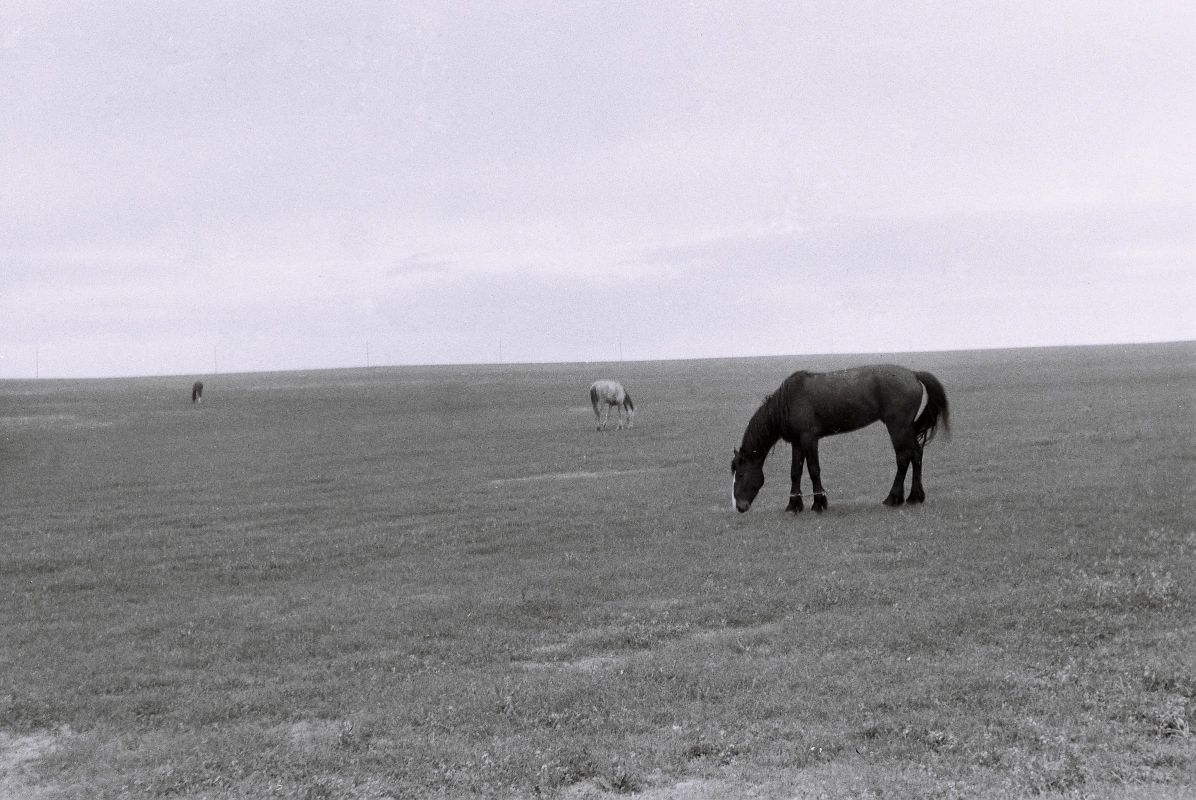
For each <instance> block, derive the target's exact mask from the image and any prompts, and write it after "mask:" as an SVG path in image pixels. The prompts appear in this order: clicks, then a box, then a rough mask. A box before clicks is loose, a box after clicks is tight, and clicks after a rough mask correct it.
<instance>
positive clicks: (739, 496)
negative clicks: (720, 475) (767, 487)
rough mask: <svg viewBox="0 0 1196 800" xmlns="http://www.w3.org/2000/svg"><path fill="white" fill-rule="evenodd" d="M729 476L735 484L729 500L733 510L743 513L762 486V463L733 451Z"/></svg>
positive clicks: (749, 506) (750, 505)
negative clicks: (733, 506)
mask: <svg viewBox="0 0 1196 800" xmlns="http://www.w3.org/2000/svg"><path fill="white" fill-rule="evenodd" d="M731 474H732V475H734V476H735V483H734V484H733V485H732V487H731V499H732V502H733V503H734V505H735V510H736V511H738V512H739V513H741V514H742V513H743V512H745V511H747V510H748V509H749V508H751V507H752V501H753V500H755V499H756V495H757V494H759V493H760V487H761V486H763V485H764V461H763V460H760V461H756V460H754V459H752V458H751V457H750V456H748V454H746V453H742V452H740V451H739V450H736V451H735V455H734V457H733V458H732V459H731Z"/></svg>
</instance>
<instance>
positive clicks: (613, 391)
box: [590, 379, 635, 430]
mask: <svg viewBox="0 0 1196 800" xmlns="http://www.w3.org/2000/svg"><path fill="white" fill-rule="evenodd" d="M590 405H592V406H593V407H594V416H596V417H598V430H602V429H603V427H604V426H605V425H606V423H607V422H608V421H609V420H610V410H611V408H612V407H613V408H615V409H616V410H615V414H616V416H617V418H618V420H619V430H622V429H623V414H624V413H626V414H627V427H628V428H630V427H631V421H632V420H633V419H634V418H635V403H633V402H631V396H630V395H629V394H627V391H626V390H625V389H624V388H623V384H621V383H619V382H618V381H612V380H609V379H603V380H600V381H594V384H593V385H592V386H590ZM603 414H605V415H606V418H605V419H604V418H603Z"/></svg>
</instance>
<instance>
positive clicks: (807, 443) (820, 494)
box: [801, 436, 827, 511]
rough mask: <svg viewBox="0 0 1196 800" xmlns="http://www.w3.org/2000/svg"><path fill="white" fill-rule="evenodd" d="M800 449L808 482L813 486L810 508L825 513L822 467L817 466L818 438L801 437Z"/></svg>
mask: <svg viewBox="0 0 1196 800" xmlns="http://www.w3.org/2000/svg"><path fill="white" fill-rule="evenodd" d="M801 449H802V452H803V453H804V454H805V456H806V466H808V467H809V468H810V482H811V483H813V484H814V499H813V500H812V501H810V508H812V509H813V510H815V511H826V507H827V502H826V489H823V488H822V467H820V466H819V464H818V437H817V436H803V437H801Z"/></svg>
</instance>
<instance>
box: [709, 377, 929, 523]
mask: <svg viewBox="0 0 1196 800" xmlns="http://www.w3.org/2000/svg"><path fill="white" fill-rule="evenodd" d="M923 386H924V387H926V407H925V408H924V409H922V413H921V415H919V414H918V408H919V406H921V404H922V387H923ZM949 414H950V412H949V409H948V406H947V393H946V391H944V389H943V385H942V384H941V383H939V380H938V378H936V377H934V376H933V375H931V374H930V373H929V372H913V371H911V370H908V369H906V368H905V367H898V366H895V365H893V364H878V365H875V366H870V367H857V368H855V369H845V370H840V371H838V372H795V373H793V374H792V375H790V376H789V377H788V378H786V379H785V381H784V383H782V384H781V386H780V388H779V389H777V390H776V391H775V392H773V393H772V394H770V395H769V396H768V397H767V398H766V399H765V400H764V403H763V404H762V405H761V406H760V408H758V409H757V410H756V413H755V414H753V415H752V419H751V421H750V422H748V426H747V430H745V431H744V432H743V443H742V444H740V446H739V449H738V450H736V451H735V457H734V458H733V459H732V460H731V472H732V473H733V474H734V475H735V485H734V488H733V490H732V496H733V498H734V502H735V508H736V510H738V511H740V512H744V511H747V510H748V509H749V508H751V506H752V501H753V500H755V499H756V494H757V493H759V491H760V487H761V486H763V485H764V459H766V458H768V452H769V451H770V450H771V449H772V446H773V445H774V444H776V443H777V440H778V439H784V440H785V441H786V442H789V443H790V444H792V445H793V466H792V468H791V469H790V471H789V479H790V480H791V481H792V488H791V489H790V490H789V505H788V507H787V508H786V509H785V510H786V511H794V512H796V511H801V510H802V498H801V472H802V464H803V463H805V464H808V465H809V467H810V480H811V482H813V484H814V495H813V501H812V502H811V504H810V507H811V508H813V509H814V510H815V511H823V510H825V509H826V506H827V503H826V490H825V489H823V488H822V470H821V468H820V467H819V466H818V440H819V439H821V438H822V437H823V436H833V435H834V434H836V433H847V432H848V431H854V430H858V429H860V428H863V427H864V426H866V425H871V424H872V423H873V422H877V421H880V422H883V423H884V424H885V427H886V428H888V429H889V438H890V439H892V440H893V451H894V452H895V453H896V455H897V477H895V478H894V479H893V488H892V489H891V490H890V491H889V496H888V497H886V498H885V500H884V503H885V505H887V506H899V505H901V504H902V503H904V502H905V499H906V498H905V473H906V470H907V469H908V468H909V465H910V464H911V463H912V464H913V465H914V477H913V483H912V485H911V486H910V491H909V501H910V502H911V503H921V502H923V501H924V500H925V499H926V492H925V491H924V490H923V488H922V447H923V446H924V445H925V444H926V443H927V442H929V441H930V440H931V439H933V438H934V434H935V431H936V430H937V428H938V425H939V423H940V422H941V423H942V424H943V430H944V431H946V432H950V417H949Z"/></svg>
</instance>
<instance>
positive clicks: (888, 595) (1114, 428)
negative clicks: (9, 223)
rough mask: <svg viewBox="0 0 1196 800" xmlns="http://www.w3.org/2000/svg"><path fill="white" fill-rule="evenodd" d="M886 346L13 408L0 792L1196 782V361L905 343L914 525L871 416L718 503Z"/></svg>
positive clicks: (48, 400)
mask: <svg viewBox="0 0 1196 800" xmlns="http://www.w3.org/2000/svg"><path fill="white" fill-rule="evenodd" d="M873 360H878V357H861V356H836V357H815V358H799V357H792V358H774V359H739V360H726V361H691V362H666V363H621V364H606V365H543V366H509V365H508V366H493V367H481V366H478V367H427V368H415V367H412V368H378V369H370V370H345V371H328V372H308V373H274V374H253V375H218V376H211V377H207V376H205V378H204V380H205V383H206V392H205V402H204V403H203V404H202V405H199V406H192V405H191V403H190V402H189V400H190V386H191V380H190V379H189V378H186V377H182V378H153V379H128V380H103V381H40V382H20V381H7V382H0V544H2V546H3V554H2V556H0V607H2V610H3V613H2V615H0V797H13V798H15V797H21V798H25V797H29V798H57V797H68V798H94V797H109V798H117V797H159V796H172V797H183V798H199V797H213V798H223V797H230V798H239V797H245V798H249V797H254V798H256V797H264V798H273V797H297V798H340V797H350V798H383V797H393V798H407V797H411V798H431V797H468V796H487V797H512V798H514V797H521V798H522V797H535V796H541V795H543V796H550V797H551V796H560V797H575V798H581V797H606V796H614V795H623V794H630V793H636V794H638V795H639V796H641V797H646V798H718V797H748V796H755V797H762V798H768V797H819V796H826V797H901V798H905V797H943V798H954V797H1023V796H1029V795H1034V794H1045V795H1051V794H1056V793H1059V794H1066V795H1070V796H1077V797H1079V796H1091V797H1097V798H1104V797H1123V796H1125V797H1169V798H1178V797H1187V796H1191V795H1190V794H1189V793H1196V788H1194V786H1193V784H1194V781H1196V779H1194V775H1196V737H1193V736H1192V735H1191V733H1192V730H1193V728H1196V613H1194V612H1196V515H1194V514H1193V502H1194V499H1196V480H1194V479H1196V409H1194V407H1193V406H1194V399H1196V345H1193V344H1192V343H1186V344H1170V345H1150V346H1127V347H1108V348H1066V349H1046V350H1018V351H986V352H971V353H940V354H912V355H902V356H891V357H887V358H885V360H895V361H898V362H899V363H903V364H906V365H907V366H910V367H913V368H916V369H926V370H930V371H931V372H934V373H935V374H936V375H937V376H938V377H939V378H940V379H941V380H942V381H943V383H944V384H945V386H946V388H947V392H948V396H949V398H950V401H951V406H952V408H951V411H952V429H953V434H954V435H953V437H952V438H950V439H948V440H945V441H944V440H943V439H942V438H940V439H938V440H936V441H935V442H934V443H933V444H931V445H930V446H929V447H928V448H927V451H926V462H925V463H926V474H925V483H926V491H927V495H928V499H927V502H926V504H925V505H924V506H920V507H903V508H901V509H896V510H894V509H888V508H884V507H882V506H881V505H880V501H881V500H882V499H883V498H884V496H885V494H886V493H887V491H888V487H889V484H890V482H891V480H892V470H893V455H892V450H891V447H890V446H889V444H888V439H887V436H886V435H885V433H884V431H883V429H881V428H880V427H872V428H868V429H865V430H864V431H860V432H857V433H854V434H849V435H847V436H842V437H837V438H834V439H829V440H824V442H823V447H822V458H821V460H822V466H823V480H824V482H825V483H826V486H827V490H828V493H829V496H830V503H831V507H830V510H829V511H828V512H827V513H826V514H823V515H815V514H813V513H812V512H809V511H807V512H806V513H804V514H801V515H796V516H795V515H786V514H784V513H783V511H782V509H783V508H784V506H785V500H786V496H787V494H788V466H789V450H788V446H787V445H780V446H778V448H777V450H776V451H775V452H774V454H773V456H772V458H771V459H770V460H769V462H768V464H767V466H766V474H767V475H768V483H767V484H766V485H765V487H764V490H763V491H762V492H761V495H760V497H759V498H758V499H757V501H756V503H755V505H754V506H753V509H752V511H750V512H749V513H747V514H742V515H740V514H736V513H735V512H734V511H733V510H732V508H731V502H730V485H731V481H730V472H729V463H730V457H731V451H732V449H733V448H734V447H735V446H736V445H738V443H739V438H740V436H741V435H742V431H743V427H744V426H745V425H746V423H747V420H748V417H749V416H750V415H751V413H752V412H753V411H754V410H755V408H756V406H757V405H758V404H759V402H760V401H761V400H762V398H763V396H764V395H765V394H766V393H767V392H769V391H771V390H772V389H774V388H775V387H776V386H777V385H778V384H779V383H780V381H781V380H782V379H783V378H784V377H785V376H786V375H787V374H789V372H790V371H792V370H794V369H797V368H810V369H829V368H837V367H843V366H851V365H854V364H859V363H867V362H869V361H873ZM605 376H610V377H616V378H619V379H621V380H622V381H623V382H624V384H625V385H626V386H627V387H628V390H629V391H630V393H631V395H632V397H633V398H634V399H635V402H636V405H637V409H638V414H637V417H636V426H635V428H634V429H632V430H629V431H618V432H614V431H612V432H608V433H597V432H595V430H594V423H593V414H592V412H591V411H590V409H589V406H588V399H587V396H586V392H587V389H588V386H589V384H590V382H591V381H592V380H593V379H595V378H598V377H605ZM806 485H807V487H808V479H807V484H806Z"/></svg>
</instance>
